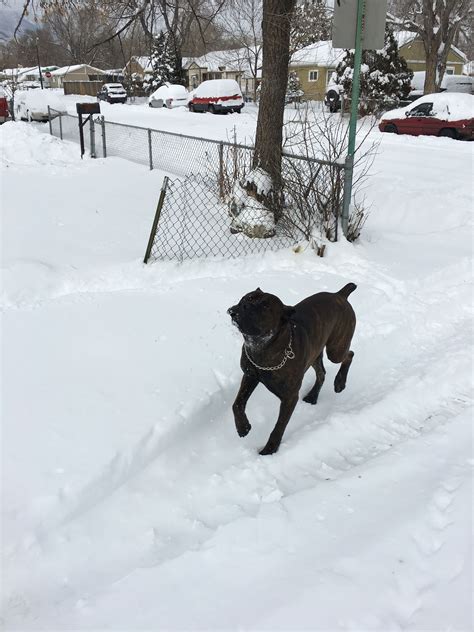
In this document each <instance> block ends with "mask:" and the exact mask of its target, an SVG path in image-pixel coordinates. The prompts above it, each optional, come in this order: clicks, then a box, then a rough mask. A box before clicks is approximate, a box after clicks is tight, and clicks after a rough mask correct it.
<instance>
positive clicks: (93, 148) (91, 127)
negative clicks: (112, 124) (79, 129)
mask: <svg viewBox="0 0 474 632" xmlns="http://www.w3.org/2000/svg"><path fill="white" fill-rule="evenodd" d="M89 125H90V134H91V158H95V157H96V154H95V122H94V117H93V116H92V114H91V115H90V118H89Z"/></svg>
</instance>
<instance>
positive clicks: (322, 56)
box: [289, 40, 345, 101]
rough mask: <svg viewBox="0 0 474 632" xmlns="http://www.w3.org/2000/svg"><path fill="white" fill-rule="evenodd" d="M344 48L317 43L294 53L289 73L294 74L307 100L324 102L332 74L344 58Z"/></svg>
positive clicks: (326, 42)
mask: <svg viewBox="0 0 474 632" xmlns="http://www.w3.org/2000/svg"><path fill="white" fill-rule="evenodd" d="M344 54H345V51H344V49H342V48H334V46H333V45H332V42H331V41H329V40H328V41H322V42H316V43H315V44H310V45H309V46H305V47H304V48H301V49H300V50H298V51H296V52H295V53H293V55H292V56H291V59H290V64H289V72H294V73H295V74H296V75H297V77H298V79H299V82H300V86H301V89H302V90H303V92H304V98H305V99H307V100H314V101H322V100H323V99H324V94H325V92H326V86H327V85H328V83H329V81H330V79H331V76H332V73H333V72H334V71H335V70H336V67H337V65H338V63H339V62H340V61H342V59H343V58H344Z"/></svg>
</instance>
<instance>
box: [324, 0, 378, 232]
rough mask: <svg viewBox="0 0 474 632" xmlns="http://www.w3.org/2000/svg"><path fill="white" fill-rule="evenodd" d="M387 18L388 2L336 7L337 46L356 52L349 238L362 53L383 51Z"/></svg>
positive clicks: (345, 217)
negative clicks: (363, 51)
mask: <svg viewBox="0 0 474 632" xmlns="http://www.w3.org/2000/svg"><path fill="white" fill-rule="evenodd" d="M386 17H387V0H337V3H335V4H334V25H333V38H332V41H333V46H334V48H348V49H354V71H353V75H352V93H351V118H350V121H349V139H348V147H347V157H346V160H345V163H344V203H343V207H342V216H341V224H342V230H343V232H344V235H347V229H348V224H349V212H350V206H351V198H352V180H353V175H354V154H355V145H356V133H357V113H358V105H359V92H360V67H361V62H362V50H379V49H381V48H383V45H384V34H385V21H386Z"/></svg>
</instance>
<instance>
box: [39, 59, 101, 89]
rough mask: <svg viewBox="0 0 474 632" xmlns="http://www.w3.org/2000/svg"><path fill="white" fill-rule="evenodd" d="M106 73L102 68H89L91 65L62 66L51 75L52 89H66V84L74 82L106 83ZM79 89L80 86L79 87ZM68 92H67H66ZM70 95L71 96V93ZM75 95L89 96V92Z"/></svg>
mask: <svg viewBox="0 0 474 632" xmlns="http://www.w3.org/2000/svg"><path fill="white" fill-rule="evenodd" d="M105 79H106V73H105V71H104V70H101V69H100V68H95V67H94V66H89V64H75V65H70V66H62V68H58V69H57V70H53V72H52V73H51V87H52V88H65V84H66V83H72V82H76V83H78V82H82V83H84V82H94V83H98V82H102V83H103V82H104V81H105ZM78 89H79V86H78ZM65 92H66V90H65ZM69 94H71V93H70V92H69ZM73 94H88V93H87V92H74V93H73Z"/></svg>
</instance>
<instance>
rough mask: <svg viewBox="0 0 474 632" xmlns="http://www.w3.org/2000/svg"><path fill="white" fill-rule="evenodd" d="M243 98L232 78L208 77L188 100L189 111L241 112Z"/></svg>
mask: <svg viewBox="0 0 474 632" xmlns="http://www.w3.org/2000/svg"><path fill="white" fill-rule="evenodd" d="M243 107H244V99H243V97H242V92H241V91H240V87H239V84H238V83H237V81H234V79H208V80H207V81H203V82H202V83H201V84H200V85H199V86H198V87H197V88H196V89H195V90H194V91H193V96H192V98H191V99H190V100H189V103H188V108H189V111H190V112H212V113H213V114H218V113H219V112H241V110H242V108H243Z"/></svg>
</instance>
